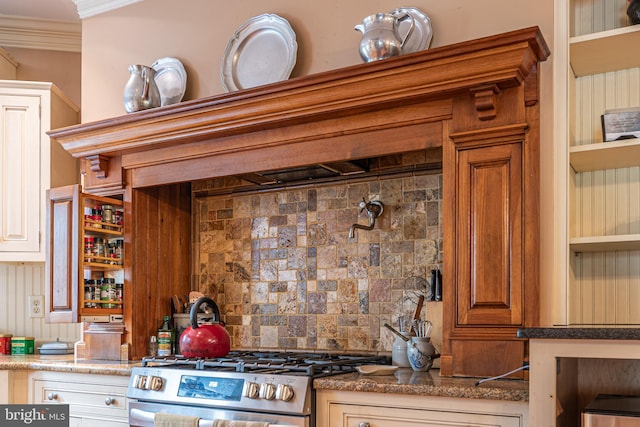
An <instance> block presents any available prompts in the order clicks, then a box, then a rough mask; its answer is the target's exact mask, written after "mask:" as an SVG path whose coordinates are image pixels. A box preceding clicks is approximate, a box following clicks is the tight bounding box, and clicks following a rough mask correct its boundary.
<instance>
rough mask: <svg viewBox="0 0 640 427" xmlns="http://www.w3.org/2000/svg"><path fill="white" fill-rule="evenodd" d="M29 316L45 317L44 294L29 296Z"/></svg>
mask: <svg viewBox="0 0 640 427" xmlns="http://www.w3.org/2000/svg"><path fill="white" fill-rule="evenodd" d="M28 310H29V317H44V298H43V297H42V295H31V296H30V297H29V307H28Z"/></svg>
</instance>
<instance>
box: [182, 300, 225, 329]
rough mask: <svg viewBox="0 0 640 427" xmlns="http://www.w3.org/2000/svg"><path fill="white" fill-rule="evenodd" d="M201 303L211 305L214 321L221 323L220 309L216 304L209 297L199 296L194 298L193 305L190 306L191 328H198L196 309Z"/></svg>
mask: <svg viewBox="0 0 640 427" xmlns="http://www.w3.org/2000/svg"><path fill="white" fill-rule="evenodd" d="M202 304H206V305H208V306H209V307H211V309H212V310H213V321H214V322H218V323H222V321H220V309H218V305H217V304H216V303H215V302H214V301H213V300H212V299H211V298H208V297H200V298H198V299H197V300H196V302H194V303H193V305H192V306H191V311H190V312H189V321H190V322H191V327H192V328H193V329H197V328H198V310H199V309H200V305H202ZM222 326H224V323H222Z"/></svg>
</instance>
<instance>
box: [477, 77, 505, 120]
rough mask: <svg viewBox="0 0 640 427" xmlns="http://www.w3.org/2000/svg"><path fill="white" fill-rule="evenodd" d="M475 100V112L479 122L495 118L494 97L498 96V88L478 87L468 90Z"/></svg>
mask: <svg viewBox="0 0 640 427" xmlns="http://www.w3.org/2000/svg"><path fill="white" fill-rule="evenodd" d="M470 92H471V94H473V95H474V96H475V98H476V111H477V112H478V118H479V119H480V120H493V119H495V118H496V95H498V94H500V88H499V87H498V86H496V85H485V86H478V87H475V88H472V89H470Z"/></svg>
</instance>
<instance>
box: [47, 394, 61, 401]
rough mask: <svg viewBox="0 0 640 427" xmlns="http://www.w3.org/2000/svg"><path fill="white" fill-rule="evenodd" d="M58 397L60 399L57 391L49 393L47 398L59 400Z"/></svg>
mask: <svg viewBox="0 0 640 427" xmlns="http://www.w3.org/2000/svg"><path fill="white" fill-rule="evenodd" d="M57 399H58V395H57V394H56V393H48V394H47V400H57Z"/></svg>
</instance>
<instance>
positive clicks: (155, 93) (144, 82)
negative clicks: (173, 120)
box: [122, 65, 160, 113]
mask: <svg viewBox="0 0 640 427" xmlns="http://www.w3.org/2000/svg"><path fill="white" fill-rule="evenodd" d="M129 73H131V74H130V76H129V80H128V81H127V84H126V85H125V86H124V95H123V98H122V101H123V103H124V109H125V111H126V112H127V113H133V112H134V111H140V110H147V109H149V108H155V107H159V106H160V91H159V90H158V86H157V85H156V82H155V80H154V79H155V75H156V71H155V70H154V69H153V68H151V67H148V66H146V65H130V66H129Z"/></svg>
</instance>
